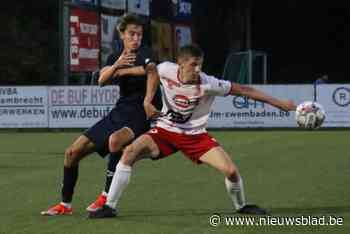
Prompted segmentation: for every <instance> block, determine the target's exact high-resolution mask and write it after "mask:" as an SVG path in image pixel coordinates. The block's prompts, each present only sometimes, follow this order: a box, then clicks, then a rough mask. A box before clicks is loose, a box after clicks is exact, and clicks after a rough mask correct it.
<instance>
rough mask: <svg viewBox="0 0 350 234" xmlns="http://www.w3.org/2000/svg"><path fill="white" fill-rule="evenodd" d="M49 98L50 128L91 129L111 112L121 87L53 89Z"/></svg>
mask: <svg viewBox="0 0 350 234" xmlns="http://www.w3.org/2000/svg"><path fill="white" fill-rule="evenodd" d="M48 95H49V127H50V128H88V127H90V126H92V125H93V124H94V123H96V122H97V121H98V120H100V119H101V118H102V117H104V116H106V115H107V114H108V113H109V112H110V111H111V110H112V108H113V107H114V105H115V103H116V102H117V100H118V98H119V88H118V87H117V86H106V87H103V88H100V87H98V86H53V87H49V92H48Z"/></svg>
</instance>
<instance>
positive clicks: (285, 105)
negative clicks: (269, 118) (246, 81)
mask: <svg viewBox="0 0 350 234" xmlns="http://www.w3.org/2000/svg"><path fill="white" fill-rule="evenodd" d="M230 94H231V95H239V96H245V97H249V98H251V99H254V100H257V101H261V102H266V103H268V104H270V105H272V106H274V107H277V108H279V109H282V110H284V111H295V109H296V105H295V104H294V102H293V101H291V100H282V99H278V98H275V97H272V96H269V95H267V94H266V93H264V92H262V91H260V90H257V89H255V88H253V87H250V86H246V85H240V84H232V86H231V90H230Z"/></svg>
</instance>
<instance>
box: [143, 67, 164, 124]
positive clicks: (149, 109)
mask: <svg viewBox="0 0 350 234" xmlns="http://www.w3.org/2000/svg"><path fill="white" fill-rule="evenodd" d="M145 69H146V72H147V88H146V95H145V99H144V101H143V106H144V108H145V112H146V115H147V118H156V117H158V116H159V115H160V111H159V110H157V109H156V108H155V107H154V105H153V104H152V100H153V98H154V95H155V94H156V92H157V88H158V86H159V80H160V78H159V74H158V71H157V67H156V64H155V63H153V62H152V63H148V64H147V65H145Z"/></svg>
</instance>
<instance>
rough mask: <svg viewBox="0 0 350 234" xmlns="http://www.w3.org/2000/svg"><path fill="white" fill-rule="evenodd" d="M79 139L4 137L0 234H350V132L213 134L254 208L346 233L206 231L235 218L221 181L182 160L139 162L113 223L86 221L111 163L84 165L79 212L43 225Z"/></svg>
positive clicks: (316, 229) (65, 135) (64, 135)
mask: <svg viewBox="0 0 350 234" xmlns="http://www.w3.org/2000/svg"><path fill="white" fill-rule="evenodd" d="M78 135H79V133H78V132H73V133H72V132H49V133H41V132H40V133H28V132H22V133H21V132H7V133H6V132H2V133H0V197H1V208H0V234H12V233H23V234H31V233H33V234H38V233H62V234H63V233H64V234H66V233H72V234H80V233H81V234H89V233H91V234H98V233H106V234H110V233H125V234H133V233H135V234H137V233H140V234H141V233H142V234H145V233H147V234H149V233H164V234H171V233H181V234H183V233H188V234H194V233H220V234H221V233H344V234H345V233H350V195H349V194H350V183H349V182H350V150H349V148H350V131H238V130H232V131H214V132H212V135H214V136H215V137H216V138H217V139H218V141H219V142H220V143H221V144H222V146H223V147H224V148H225V149H226V151H227V152H229V154H230V155H231V156H232V158H233V160H234V161H235V163H236V164H237V165H238V167H239V169H240V172H241V174H242V176H243V179H244V184H245V192H246V196H247V199H248V201H249V202H251V203H256V204H259V205H260V206H263V207H265V208H267V209H268V210H269V211H270V212H271V215H273V216H288V217H297V216H302V215H304V216H309V215H311V216H318V217H319V216H323V215H325V216H336V217H341V218H343V219H344V223H343V225H341V226H263V227H262V226H247V225H244V226H226V225H224V224H221V225H219V226H218V227H212V226H210V225H209V222H208V218H209V217H210V216H211V215H212V214H214V213H218V214H220V215H221V216H234V215H235V214H234V213H233V210H232V209H231V203H230V200H229V198H228V196H227V195H226V191H225V187H224V180H223V176H222V175H221V174H220V173H218V172H217V171H216V170H214V169H212V168H209V167H208V166H206V165H201V166H197V165H194V164H193V163H192V162H190V161H189V160H188V159H186V158H185V157H183V156H182V155H181V154H176V155H173V156H171V157H169V158H167V159H164V160H160V161H156V162H155V161H151V160H144V161H141V162H139V163H138V164H137V165H136V167H135V169H134V171H133V175H132V178H131V183H130V184H129V187H128V188H127V190H126V191H125V193H124V194H123V197H122V200H121V203H120V206H119V211H120V215H119V216H118V217H117V218H114V219H107V220H88V219H86V212H85V208H86V206H87V205H88V204H89V203H90V202H91V201H93V200H94V199H95V198H96V196H97V195H98V193H99V192H100V191H101V190H102V188H103V184H104V174H105V166H106V161H105V160H103V159H101V158H100V157H99V156H97V155H96V154H93V155H91V156H90V157H89V158H88V159H86V160H84V161H82V163H81V166H80V177H79V181H78V184H77V187H76V190H75V191H76V193H75V197H74V200H73V208H74V214H73V215H72V216H65V217H42V216H40V211H41V210H44V209H46V208H47V207H48V206H50V205H53V204H55V203H56V202H58V201H59V199H60V185H61V178H62V173H63V168H62V165H63V152H64V150H65V148H66V147H67V146H68V145H69V144H70V143H71V142H72V140H74V138H76V137H77V136H78Z"/></svg>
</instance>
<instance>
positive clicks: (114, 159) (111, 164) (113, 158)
mask: <svg viewBox="0 0 350 234" xmlns="http://www.w3.org/2000/svg"><path fill="white" fill-rule="evenodd" d="M121 156H122V152H121V151H119V152H117V153H110V156H109V161H108V166H107V174H106V183H105V192H107V193H108V191H109V188H110V187H111V183H112V179H113V175H114V172H115V168H116V166H117V164H118V162H119V160H120V158H121Z"/></svg>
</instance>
